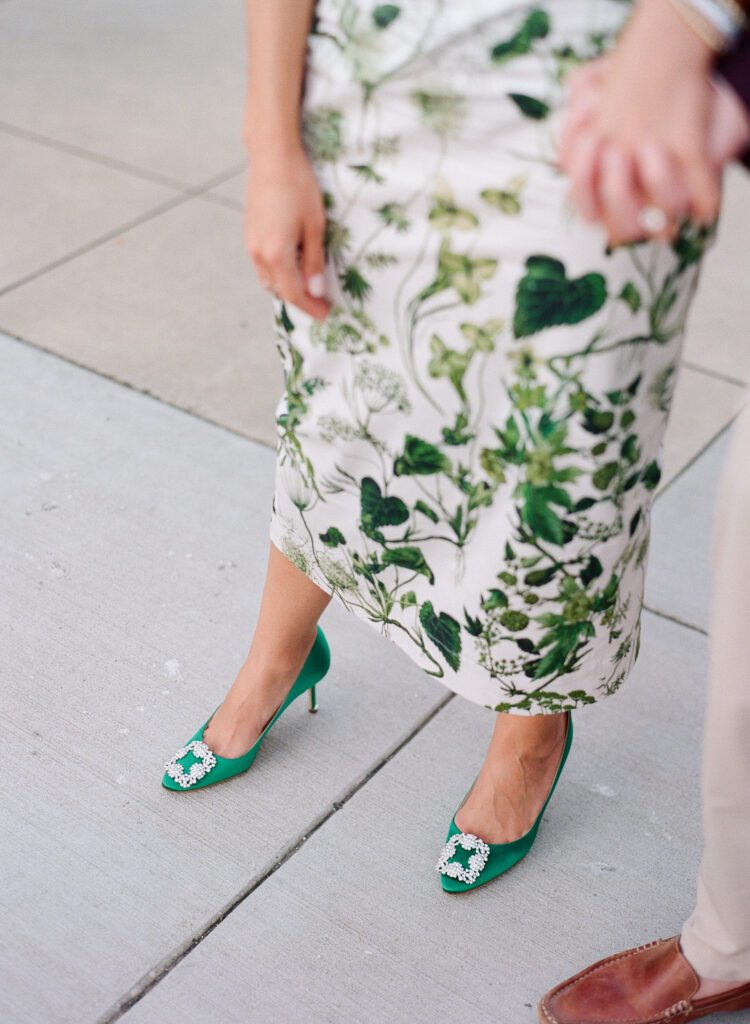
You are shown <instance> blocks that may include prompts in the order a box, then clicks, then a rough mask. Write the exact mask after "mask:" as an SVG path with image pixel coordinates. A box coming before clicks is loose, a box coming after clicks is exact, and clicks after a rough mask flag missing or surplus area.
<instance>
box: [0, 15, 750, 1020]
mask: <svg viewBox="0 0 750 1024" xmlns="http://www.w3.org/2000/svg"><path fill="white" fill-rule="evenodd" d="M241 15H242V12H241V9H240V6H239V5H236V4H230V3H227V2H225V0H216V2H215V3H213V4H212V5H210V7H206V6H205V5H203V4H199V3H197V2H196V0H180V2H179V3H178V2H177V0H162V2H161V3H160V4H158V5H149V4H147V3H145V0H137V2H133V3H131V4H128V5H118V4H115V3H114V2H112V0H105V2H98V3H94V2H93V0H72V2H71V3H69V4H67V5H64V6H63V7H61V6H59V5H57V4H53V3H52V2H51V0H26V2H22V0H3V2H2V3H0V66H2V67H3V88H2V90H0V222H1V223H2V224H3V239H4V241H6V242H7V240H8V239H10V240H11V244H10V245H8V244H4V245H3V247H2V251H1V252H0V466H1V467H2V472H1V473H0V492H1V493H0V502H1V504H0V507H2V509H3V523H4V529H3V530H2V532H0V569H1V570H2V575H3V581H4V585H3V588H2V598H0V643H2V650H3V658H2V663H3V666H4V670H3V698H4V699H3V701H2V702H0V722H1V723H2V725H1V729H0V736H1V737H2V743H3V748H4V751H5V757H4V759H3V782H2V793H3V800H2V803H1V804H0V827H1V828H2V830H3V836H4V841H3V843H2V844H0V849H1V850H2V852H1V853H0V858H1V861H2V862H1V865H0V867H1V870H2V878H3V881H4V885H3V887H2V892H0V918H1V919H2V922H3V931H4V935H5V941H4V942H3V943H0V1022H2V1024H21V1022H23V1024H94V1022H105V1021H106V1022H111V1021H116V1020H120V1019H122V1020H126V1021H127V1022H128V1024H136V1022H137V1024H146V1022H147V1024H179V1022H182V1021H184V1020H185V1019H197V1018H201V1019H203V1020H206V1021H214V1020H215V1021H217V1022H219V1021H221V1022H222V1024H227V1022H229V1024H233V1022H243V1024H271V1022H274V1024H286V1022H289V1024H292V1022H294V1024H298V1022H300V1021H304V1022H310V1024H328V1022H330V1024H380V1022H382V1021H384V1020H388V1021H389V1022H391V1024H407V1022H409V1024H434V1022H436V1021H441V1020H443V1019H447V1018H449V1017H456V1016H465V1017H470V1018H471V1019H472V1020H475V1021H477V1022H482V1024H484V1022H488V1024H489V1022H495V1024H525V1022H529V1024H531V1022H532V1021H534V1019H535V1015H534V1010H533V1007H534V1005H535V1003H536V1001H537V999H538V998H539V996H540V994H541V993H542V991H544V990H545V989H546V988H547V987H548V986H549V985H550V984H552V983H553V982H555V981H556V980H558V979H559V978H561V977H562V976H564V975H565V974H566V973H568V972H571V971H573V970H575V969H577V968H578V967H579V966H583V965H584V964H585V963H586V962H588V961H590V960H592V959H594V958H597V957H599V956H601V955H603V954H605V953H607V952H610V951H612V950H614V949H617V948H620V947H625V946H628V945H633V944H636V943H638V942H641V941H644V940H646V939H649V938H652V937H655V936H656V935H669V934H673V933H674V932H676V931H678V930H679V928H680V925H681V922H682V920H683V918H684V917H685V915H686V914H687V913H688V911H689V909H690V907H691V904H692V898H693V886H694V878H695V872H696V868H697V862H698V857H699V853H700V835H699V823H698V817H697V815H698V792H697V778H698V767H699V755H700V736H701V724H702V711H703V692H704V686H705V675H706V636H705V631H706V623H707V601H708V544H707V539H708V536H709V533H710V521H711V509H712V499H713V492H714V489H715V483H716V479H717V475H718V471H719V467H720V464H721V458H722V453H723V451H724V449H725V447H726V442H727V435H728V428H729V425H730V424H731V421H732V419H733V418H734V416H735V415H736V413H737V411H738V409H739V408H740V406H741V404H742V402H743V401H744V400H745V396H746V392H745V385H746V384H747V382H748V380H750V350H749V349H748V346H747V344H746V322H747V308H746V306H745V303H746V302H747V298H746V288H745V281H744V278H745V276H746V267H747V256H746V239H747V235H748V230H749V229H750V221H749V219H748V209H749V208H750V207H749V206H748V200H750V185H749V184H748V181H746V180H745V179H744V178H743V177H742V176H741V175H740V173H739V172H737V173H733V174H732V175H730V180H729V190H728V195H727V203H726V215H725V219H724V223H723V226H722V231H721V237H720V241H719V244H718V245H717V247H716V250H715V251H714V253H713V254H712V255H711V258H710V260H709V262H708V265H707V266H706V269H705V271H704V275H703V280H702V283H701V290H700V296H699V300H698V302H697V305H696V309H695V312H694V314H693V317H692V320H691V325H690V335H689V338H688V343H687V346H686V359H685V364H684V365H683V367H682V370H681V375H680V380H679V384H678V391H677V396H676V403H675V410H674V414H673V419H672V423H671V426H670V431H669V438H668V444H667V456H666V463H665V466H666V471H665V475H664V479H663V483H662V486H661V489H660V492H659V495H658V497H657V503H656V508H655V512H654V539H653V545H652V552H651V564H650V569H649V588H648V595H647V606H648V608H649V611H648V612H647V613H646V616H645V629H644V645H643V651H642V654H641V657H640V660H639V664H638V667H637V669H636V671H635V673H634V675H633V677H632V678H631V679H630V680H629V682H628V685H627V687H626V688H624V689H623V691H622V693H621V694H619V695H618V696H617V697H616V698H615V699H614V700H612V701H606V702H604V703H603V704H600V705H597V706H595V707H594V708H589V709H585V710H583V711H581V712H580V713H579V714H578V717H577V720H576V725H577V729H576V740H575V743H574V748H573V751H572V753H571V757H570V760H569V762H568V766H567V767H566V771H565V776H564V778H563V780H562V781H561V785H560V787H559V789H558V791H557V792H556V794H555V798H554V800H553V801H552V803H551V804H550V808H549V812H548V814H547V816H546V818H545V824H544V826H543V828H542V830H541V832H540V836H539V840H538V842H537V844H536V846H535V848H534V851H533V853H532V855H531V856H530V857H529V859H528V860H527V861H525V862H524V864H523V865H520V866H519V868H518V869H517V870H516V871H513V872H510V873H509V874H508V876H507V877H506V878H505V879H504V880H503V881H502V883H496V884H495V885H492V886H489V887H487V889H486V890H481V891H479V892H477V893H474V894H470V895H468V896H465V897H462V898H450V897H448V896H445V895H444V894H443V893H442V891H441V889H440V885H439V880H438V877H437V875H436V873H435V872H434V870H433V865H434V861H435V859H436V857H437V854H438V852H439V849H440V847H441V845H442V841H443V838H444V833H445V829H446V827H447V823H448V821H449V819H450V816H451V814H452V812H453V810H454V809H455V806H456V804H457V802H458V800H459V799H460V797H461V796H462V795H463V793H464V792H465V790H466V787H467V785H468V784H469V782H470V780H471V778H472V777H473V775H474V773H475V771H476V768H477V766H478V760H479V758H478V755H477V751H478V750H481V749H482V747H483V745H484V743H485V742H486V737H487V732H488V721H487V717H486V714H485V712H483V710H482V709H480V708H476V707H474V706H470V705H468V704H466V703H465V702H463V701H460V700H458V699H452V698H451V697H450V695H449V694H448V692H447V691H446V690H444V689H443V688H442V687H441V686H440V684H439V683H437V682H435V681H434V680H431V679H429V678H428V677H426V676H424V675H423V674H422V673H421V672H420V671H419V670H418V669H417V668H416V667H415V666H414V665H413V664H412V663H411V662H410V661H409V660H408V659H407V658H406V656H405V655H403V654H402V653H401V652H400V651H399V650H398V649H397V648H395V647H394V646H393V645H389V644H385V645H384V644H383V643H382V642H381V641H380V639H379V638H378V637H377V635H376V634H375V633H374V631H373V630H371V629H370V628H369V627H367V626H366V625H364V624H362V623H358V622H355V621H353V620H352V619H351V618H350V617H348V616H346V615H345V613H343V612H342V611H341V610H340V609H339V608H338V607H337V606H332V607H330V608H329V609H328V610H327V612H326V614H325V616H324V622H323V626H324V628H325V629H326V632H327V634H328V635H329V638H330V641H331V646H332V652H333V664H332V669H331V672H330V675H329V677H328V678H327V679H326V680H325V682H324V683H323V684H322V685H321V691H320V702H321V710H320V713H319V714H318V715H317V716H308V715H307V714H306V713H305V712H304V711H303V710H302V709H301V708H300V709H297V710H294V709H292V710H291V711H290V712H289V713H288V716H285V718H284V721H283V723H281V724H280V725H279V727H278V729H276V730H274V732H273V734H272V735H271V736H270V737H269V741H268V742H267V744H265V745H264V749H263V753H262V755H261V757H260V758H259V760H258V762H257V764H256V766H255V767H254V768H253V771H252V772H249V773H248V774H247V775H246V776H243V777H242V778H241V779H238V780H236V781H235V782H234V783H233V784H232V785H230V786H226V787H218V788H216V789H215V790H214V789H212V790H210V791H208V790H207V791H197V792H195V793H191V794H184V795H183V796H179V795H175V794H172V793H168V792H167V791H165V790H163V789H162V788H161V787H160V785H159V782H160V778H161V765H162V762H163V761H164V760H165V759H166V758H167V757H168V756H170V755H171V753H172V752H173V750H174V749H175V747H176V746H177V745H178V744H179V743H181V742H182V741H183V740H184V739H185V737H186V736H188V735H191V734H192V732H193V731H194V730H195V729H196V728H197V726H198V725H199V724H200V723H201V721H203V720H204V719H205V718H206V717H207V715H208V714H209V713H210V712H211V710H213V708H214V707H215V706H216V703H218V701H219V700H220V699H221V696H222V694H223V692H224V690H225V688H226V686H227V683H228V681H229V680H230V679H231V678H232V676H233V674H234V672H235V671H236V669H237V667H238V664H239V662H240V660H241V658H242V657H243V656H244V652H245V649H246V646H247V643H248V640H249V637H250V633H251V629H252V623H253V621H254V617H255V614H256V610H257V603H258V600H259V597H260V587H261V582H262V578H263V573H264V571H265V560H266V554H267V535H268V519H269V514H270V498H271V488H272V477H273V463H274V455H273V450H272V447H269V446H272V444H273V438H274V427H273V407H274V405H275V403H276V400H277V397H278V394H279V388H280V384H281V376H280V369H279V366H278V357H277V353H276V350H275V347H274V344H273V341H272V338H271V335H270V322H269V318H270V312H269V309H268V306H267V302H266V297H265V295H264V294H262V293H261V292H260V290H259V289H258V287H257V285H256V284H255V282H254V279H253V277H252V275H251V272H250V267H249V263H248V261H247V259H246V257H245V255H244V253H243V251H242V230H241V229H242V214H241V200H242V190H243V175H242V172H241V170H240V168H241V165H242V152H241V148H240V145H239V137H240V131H239V124H240V108H241V100H242V88H243V85H242V78H243V68H242V58H243V55H242V38H241V36H242V27H241ZM686 509H690V514H689V515H686V514H685V510H686ZM716 1019H717V1020H720V1019H721V1018H716ZM726 1020H727V1022H729V1021H732V1022H736V1024H750V1014H739V1015H738V1014H735V1015H733V1016H731V1017H727V1018H726Z"/></svg>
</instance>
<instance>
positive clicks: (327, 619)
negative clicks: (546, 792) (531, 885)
mask: <svg viewBox="0 0 750 1024" xmlns="http://www.w3.org/2000/svg"><path fill="white" fill-rule="evenodd" d="M0 464H1V465H2V473H0V491H1V493H0V507H2V509H3V529H2V531H0V566H1V571H2V578H3V594H2V600H1V601H0V648H2V651H3V656H2V665H3V672H2V677H3V678H2V690H3V700H2V702H0V735H2V743H3V749H4V752H5V755H6V756H5V757H4V759H3V786H2V789H3V800H2V802H1V803H0V830H1V831H2V834H3V837H4V838H3V843H2V844H0V847H1V851H0V859H1V861H2V863H1V864H0V877H2V878H3V886H2V891H1V892H0V918H1V919H2V921H3V929H4V932H5V934H6V936H12V941H11V942H3V943H2V944H0V977H2V979H3V980H2V984H0V1020H2V1021H3V1024H21V1022H23V1024H70V1022H72V1021H75V1022H76V1024H80V1022H88V1021H93V1020H95V1019H98V1017H99V1016H100V1015H101V1014H102V1013H104V1012H105V1011H106V1009H107V1007H109V1006H110V1005H111V1004H112V1003H113V1002H114V1001H115V1000H117V999H118V998H119V997H120V996H121V995H122V994H123V993H124V992H126V991H127V990H128V989H129V988H130V987H131V986H132V985H133V984H134V983H137V982H138V981H139V979H141V977H142V975H144V973H146V972H147V971H148V970H150V969H151V968H153V967H154V966H155V965H157V964H159V963H160V962H162V961H163V960H164V959H165V958H167V959H169V958H170V957H171V956H173V955H176V954H178V953H179V951H180V950H181V949H183V948H185V947H186V946H187V945H189V944H190V942H191V941H192V938H193V936H194V935H195V934H196V933H197V934H201V933H203V931H204V930H205V928H206V927H208V926H210V924H211V922H212V921H214V920H215V919H216V917H217V915H221V913H222V912H223V910H224V909H225V908H226V907H227V906H228V905H230V904H231V903H232V901H233V900H235V899H236V898H237V896H238V894H240V893H242V892H244V891H246V890H247V888H248V887H249V886H252V885H253V884H255V883H256V882H257V880H258V879H259V878H261V877H263V876H264V874H265V873H267V872H268V871H270V870H271V869H272V868H273V866H274V864H275V863H277V861H278V859H279V858H280V857H282V856H283V855H284V854H285V853H286V852H287V851H288V850H289V849H291V848H293V846H294V845H295V844H296V843H297V842H298V841H299V840H300V838H301V837H303V836H304V835H307V834H308V832H309V831H310V829H311V828H313V827H314V826H315V824H316V822H319V821H320V820H321V818H323V817H325V816H326V815H327V814H328V813H330V812H331V810H332V807H333V805H334V803H335V802H338V801H340V800H342V799H345V797H346V795H347V794H348V793H350V792H351V789H352V787H354V786H357V785H359V784H360V783H361V782H362V781H363V779H365V778H366V777H367V775H368V773H369V772H370V771H371V770H372V769H373V767H374V766H376V765H378V764H379V763H380V762H381V761H382V760H383V758H385V757H387V756H388V755H389V754H390V753H391V752H392V751H393V750H394V749H395V748H396V747H397V746H398V745H399V744H400V743H401V742H403V741H404V739H405V738H406V737H407V736H408V735H409V733H410V731H411V730H413V729H414V728H415V727H416V726H417V725H418V724H419V723H420V722H421V721H423V719H424V718H425V716H428V715H429V714H430V713H431V712H432V711H433V710H434V709H435V708H436V707H438V706H439V704H440V702H441V701H443V700H444V699H445V691H444V690H443V689H442V688H441V687H440V686H438V685H436V684H435V682H434V681H431V680H429V679H428V678H427V677H426V676H425V675H424V674H423V673H422V672H421V671H420V670H419V669H417V668H416V667H415V666H414V665H413V663H412V662H411V661H409V660H408V659H407V657H406V655H404V654H403V653H402V652H401V651H400V650H399V649H398V648H396V647H395V645H393V644H384V643H382V642H381V640H380V638H379V637H378V636H377V634H376V633H375V632H374V630H372V629H371V628H370V627H369V626H367V625H365V624H362V623H355V622H354V620H352V619H350V618H349V617H348V616H346V614H345V613H343V612H341V611H340V610H339V609H338V608H336V607H332V608H329V609H328V610H327V611H326V613H325V616H324V620H323V623H324V628H325V629H326V630H327V632H328V634H329V636H330V640H331V644H332V649H333V665H332V668H331V672H330V676H329V678H327V679H326V680H325V681H324V682H323V683H322V684H321V688H320V705H321V708H320V712H319V713H318V714H317V715H316V716H310V715H308V714H307V713H306V712H305V710H304V709H303V708H302V707H301V706H300V707H293V708H291V709H290V710H289V711H288V712H287V715H286V716H285V717H284V719H283V721H281V722H280V723H279V725H278V727H277V728H276V729H275V730H274V732H273V733H272V734H271V735H270V737H269V739H268V741H267V743H266V744H265V745H264V749H263V751H262V752H261V755H260V757H259V759H258V761H257V762H256V765H254V767H253V769H252V771H251V772H249V773H247V774H246V775H244V776H242V778H240V779H236V780H233V782H232V784H231V785H227V786H219V787H216V788H215V789H214V788H212V789H210V790H199V791H196V792H188V793H177V794H175V793H172V792H169V791H167V790H165V789H163V788H162V787H161V785H160V781H161V775H162V765H163V762H164V761H165V760H166V759H167V758H168V757H170V756H171V755H172V753H173V752H174V750H175V749H176V748H177V747H178V746H179V745H180V744H182V743H183V742H184V741H185V740H186V739H187V738H189V736H191V735H192V734H193V732H194V731H195V729H196V728H197V727H198V726H199V725H200V724H201V722H202V721H205V719H206V718H207V717H208V715H209V714H210V713H211V711H212V710H213V709H214V708H215V707H216V705H217V704H218V703H219V701H220V699H221V697H222V696H223V693H224V691H225V690H226V687H227V686H228V684H229V682H230V681H231V680H232V679H233V678H234V673H235V672H236V670H237V668H238V667H239V665H240V663H241V661H242V658H243V657H244V654H245V651H246V648H247V644H248V642H249V639H250V636H251V631H252V624H253V622H254V617H255V614H256V611H257V605H258V601H259V597H260V589H261V584H262V579H263V575H264V572H265V565H266V558H267V550H268V547H267V545H268V540H267V536H268V532H267V531H268V520H269V515H270V501H271V489H272V478H273V469H274V455H273V453H272V452H271V451H270V450H268V449H267V448H264V447H263V446H260V445H257V444H254V443H252V442H249V441H247V440H245V439H243V438H240V437H237V436H236V435H233V434H231V433H229V432H227V431H225V430H221V429H219V428H216V427H213V426H211V425H209V424H206V423H204V422H202V421H200V420H198V419H196V418H195V417H191V416H189V415H187V414H185V413H182V412H180V411H177V410H175V409H172V408H169V407H168V406H166V405H163V404H161V403H159V402H156V401H154V400H153V399H150V398H147V397H145V396H143V395H140V394H137V393H136V392H134V391H132V390H129V389H126V388H123V387H120V386H117V385H115V384H113V383H111V382H109V381H106V380H103V379H102V378H100V377H97V376H95V375H94V374H91V373H88V372H87V371H84V370H81V369H79V368H77V367H74V366H71V365H70V364H67V363H65V362H63V361H61V360H59V359H57V358H55V357H53V356H51V355H48V354H45V353H42V352H40V351H38V350H35V349H33V348H31V347H29V346H26V345H22V344H19V343H17V342H14V341H12V340H10V339H7V338H3V339H0Z"/></svg>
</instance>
